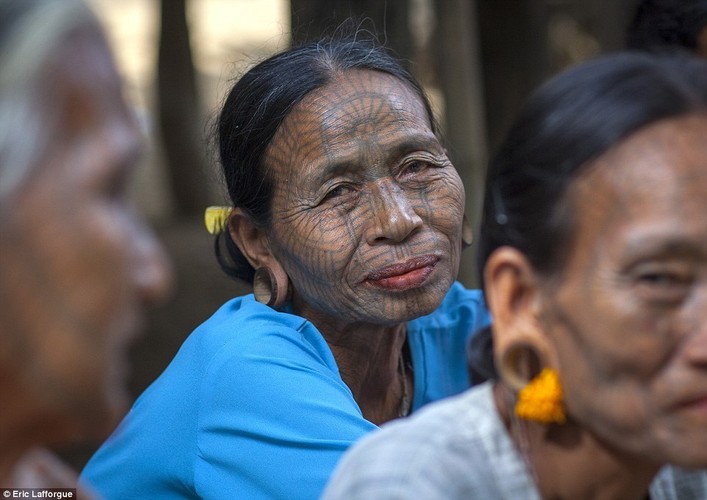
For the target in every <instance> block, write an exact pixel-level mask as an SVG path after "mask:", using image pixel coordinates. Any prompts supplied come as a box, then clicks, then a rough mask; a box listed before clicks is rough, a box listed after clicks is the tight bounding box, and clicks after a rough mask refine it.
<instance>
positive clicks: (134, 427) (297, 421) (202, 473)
mask: <svg viewBox="0 0 707 500" xmlns="http://www.w3.org/2000/svg"><path fill="white" fill-rule="evenodd" d="M488 322H489V316H488V313H487V311H486V308H485V305H484V301H483V298H482V296H481V293H480V292H479V291H476V290H467V289H465V288H464V287H463V286H462V285H461V284H459V283H455V284H454V285H453V286H452V288H451V290H450V291H449V292H448V294H447V296H446V297H445V299H444V301H443V302H442V304H441V305H440V307H439V308H438V309H437V310H436V311H434V312H433V313H431V314H429V315H427V316H423V317H421V318H418V319H416V320H414V321H411V322H409V323H408V327H407V338H408V343H409V346H410V352H411V355H412V364H413V369H414V374H415V386H414V387H415V390H414V395H413V411H414V410H415V409H418V408H420V407H421V406H423V405H425V404H427V403H429V402H431V401H436V400H438V399H440V398H443V397H446V396H451V395H454V394H458V393H460V392H462V391H463V390H464V389H466V388H467V387H469V378H468V372H467V367H466V355H465V353H466V350H465V347H466V342H467V340H468V338H469V337H470V336H471V335H473V334H474V333H475V332H476V331H477V330H478V329H479V328H481V327H483V326H486V325H487V324H488ZM373 429H376V425H374V424H373V423H371V422H369V421H367V420H366V419H365V418H364V417H363V415H362V413H361V410H360V409H359V407H358V405H357V404H356V401H354V398H353V395H352V394H351V391H350V390H349V388H348V386H347V385H346V384H345V383H344V382H343V380H342V379H341V376H340V375H339V370H338V368H337V365H336V362H335V360H334V357H333V355H332V353H331V350H330V349H329V347H328V345H327V343H326V341H325V340H324V338H323V337H322V335H321V334H320V333H319V331H318V330H317V329H316V328H315V327H314V325H312V324H311V323H310V322H309V321H307V320H305V319H304V318H302V317H299V316H296V315H293V314H288V313H284V312H277V311H274V310H273V309H271V308H269V307H267V306H264V305H262V304H260V303H258V302H256V301H255V300H254V298H253V296H252V295H247V296H244V297H239V298H236V299H233V300H230V301H228V302H226V304H224V305H223V306H222V307H221V308H220V309H219V310H218V311H217V312H216V313H215V314H214V315H213V316H212V317H211V318H210V319H208V320H207V321H206V322H204V323H203V324H202V325H200V326H199V327H198V328H197V329H196V330H194V332H193V333H192V334H191V335H190V336H189V337H188V338H187V339H186V341H185V342H184V344H183V345H182V347H181V348H180V350H179V352H178V353H177V355H176V356H175V358H174V359H173V360H172V362H171V363H170V365H169V366H168V367H167V368H166V369H165V371H164V372H163V373H162V374H161V375H160V376H159V377H158V378H157V380H155V382H154V383H153V384H152V385H151V386H150V387H148V389H147V390H146V391H145V392H144V393H143V394H142V395H141V396H140V397H139V398H138V400H137V401H136V402H135V405H134V406H133V408H132V410H131V411H130V412H129V413H128V415H127V416H126V417H125V419H124V420H123V422H122V423H121V424H120V426H119V427H118V428H117V429H116V430H115V432H114V433H113V435H112V436H111V437H110V438H109V439H108V440H107V441H106V442H105V443H104V444H103V446H102V447H101V448H100V449H99V450H98V452H97V453H96V454H95V455H94V456H93V457H92V458H91V460H90V461H89V463H88V464H87V466H86V468H85V469H84V471H83V473H82V480H84V481H86V482H87V483H88V484H90V485H92V486H93V487H94V489H96V490H97V491H98V492H99V493H100V494H101V495H103V496H104V497H105V498H106V499H108V500H110V499H125V498H150V499H166V498H184V497H201V498H214V499H215V498H239V499H251V498H253V499H256V498H263V499H274V498H287V499H293V498H303V499H314V498H318V497H319V496H320V494H321V492H322V490H323V489H324V486H325V484H326V482H327V480H328V478H329V476H330V474H331V472H332V471H333V469H334V466H335V465H336V463H337V462H338V460H339V458H340V457H341V456H342V455H343V453H344V452H345V451H346V449H347V448H349V446H351V444H352V443H354V442H355V441H357V440H358V439H359V438H361V437H362V436H363V435H364V434H366V433H367V432H369V431H371V430H373Z"/></svg>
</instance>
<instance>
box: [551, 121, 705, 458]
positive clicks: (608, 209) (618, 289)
mask: <svg viewBox="0 0 707 500" xmlns="http://www.w3.org/2000/svg"><path fill="white" fill-rule="evenodd" d="M705 137H707V117H705V116H704V115H702V116H697V117H695V116H692V117H687V118H680V119H675V120H670V121H663V122H659V123H657V124H654V125H652V126H650V127H647V128H645V129H642V130H641V131H639V132H638V133H636V134H634V135H633V136H631V137H630V138H629V139H628V140H626V141H624V142H623V143H621V144H620V145H619V146H618V147H616V148H614V149H613V150H611V151H609V152H608V153H606V154H605V155H604V156H602V157H600V158H599V159H598V160H597V161H596V163H595V165H593V166H592V168H591V169H590V170H589V171H588V172H587V173H586V174H585V175H584V176H583V177H582V178H581V179H579V180H578V181H576V184H575V185H574V186H573V191H572V192H570V193H569V196H570V199H573V200H574V207H575V210H576V213H578V214H579V215H578V216H577V217H578V220H577V225H576V236H577V239H576V240H575V242H574V246H573V250H572V253H571V257H570V258H569V261H568V265H567V267H566V269H565V271H564V275H563V277H562V278H561V281H560V284H559V288H557V287H555V288H554V289H552V290H548V293H547V296H546V297H545V298H546V300H547V302H548V303H549V304H550V312H549V314H548V315H547V318H546V319H547V321H549V322H551V326H550V327H549V328H548V331H550V332H551V335H552V340H553V342H554V344H555V346H556V348H557V355H558V357H559V364H560V366H559V369H560V376H561V379H562V382H563V384H564V385H565V397H566V403H567V406H568V410H569V413H570V414H571V415H572V417H573V418H575V419H576V420H578V421H580V422H581V423H582V424H583V425H585V426H586V427H587V428H589V429H591V430H592V431H593V432H594V433H595V434H596V435H597V436H598V437H599V438H600V439H602V440H604V442H606V443H607V444H608V445H609V446H615V447H618V448H620V449H622V450H623V451H627V452H629V453H632V454H634V453H635V454H638V455H640V456H641V457H643V458H647V459H649V460H653V461H655V462H656V463H665V462H672V463H675V464H678V465H686V466H696V467H697V466H699V467H705V466H707V142H705Z"/></svg>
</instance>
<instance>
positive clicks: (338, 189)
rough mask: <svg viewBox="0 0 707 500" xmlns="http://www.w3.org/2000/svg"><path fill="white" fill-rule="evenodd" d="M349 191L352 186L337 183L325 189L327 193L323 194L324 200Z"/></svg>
mask: <svg viewBox="0 0 707 500" xmlns="http://www.w3.org/2000/svg"><path fill="white" fill-rule="evenodd" d="M351 191H352V188H351V186H349V185H348V184H338V185H336V186H334V187H332V188H331V189H330V190H329V191H327V193H326V194H325V195H324V200H331V199H333V198H338V197H339V196H343V195H345V194H348V193H350V192H351ZM324 200H323V201H324Z"/></svg>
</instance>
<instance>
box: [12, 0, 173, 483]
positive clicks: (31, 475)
mask: <svg viewBox="0 0 707 500" xmlns="http://www.w3.org/2000/svg"><path fill="white" fill-rule="evenodd" d="M141 142H142V138H141V134H140V132H139V129H138V127H137V124H136V122H135V119H134V116H133V114H132V112H131V110H130V109H129V107H128V106H127V104H126V102H125V100H124V98H123V96H122V93H121V80H120V78H119V76H118V73H117V70H116V68H115V65H114V62H113V59H112V56H111V53H110V50H109V47H108V45H107V42H106V39H105V37H104V34H103V32H102V30H101V27H100V25H99V23H98V22H97V20H96V18H95V17H94V16H93V14H92V13H91V11H90V10H89V9H88V8H87V6H86V5H85V4H84V3H83V2H82V1H80V0H0V488H17V487H45V488H50V487H75V477H74V475H73V474H72V471H70V470H69V469H68V467H65V466H64V465H63V464H61V463H60V462H59V461H58V459H56V458H55V457H53V456H52V455H50V454H49V453H48V452H45V451H42V450H41V448H43V447H52V446H55V445H56V446H59V445H64V444H68V443H71V442H73V441H75V440H80V439H100V438H102V437H104V436H105V435H106V434H107V433H108V432H109V431H110V430H111V429H112V427H113V426H114V425H115V423H116V421H117V420H118V419H119V418H120V417H121V416H122V414H123V413H124V412H125V411H126V408H127V404H128V403H129V401H128V397H127V391H126V388H125V386H124V378H125V375H126V351H127V348H128V346H129V343H130V341H131V339H132V338H133V336H134V335H135V334H136V332H138V331H139V327H140V324H141V322H142V316H143V309H144V307H145V306H146V305H147V304H148V303H150V302H153V301H156V300H158V299H160V298H162V297H163V296H164V295H165V293H166V292H167V290H168V289H169V282H170V272H169V268H168V264H167V261H166V258H165V254H164V252H163V250H162V248H161V247H160V246H159V244H158V243H157V240H156V238H155V237H154V235H153V234H152V233H151V231H150V230H149V229H148V227H147V225H146V224H145V222H144V221H143V220H141V218H140V217H139V216H138V214H137V212H136V210H135V209H134V208H133V206H132V204H131V202H130V200H129V198H128V196H127V189H126V188H127V187H128V185H129V179H130V176H131V174H132V172H133V170H134V168H135V166H136V160H137V159H138V157H139V152H140V148H141ZM72 483H73V486H72Z"/></svg>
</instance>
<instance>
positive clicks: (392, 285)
mask: <svg viewBox="0 0 707 500" xmlns="http://www.w3.org/2000/svg"><path fill="white" fill-rule="evenodd" d="M437 262H439V257H437V256H434V255H425V256H423V257H415V258H413V259H409V260H406V261H405V262H401V263H399V264H393V265H390V266H386V267H383V268H381V269H378V270H376V271H374V272H372V273H370V274H369V275H368V276H367V277H366V282H367V283H370V284H371V285H374V286H376V287H379V288H385V289H387V290H407V289H409V288H415V287H418V286H420V285H422V283H424V282H425V280H426V279H427V277H428V276H429V275H430V274H432V271H433V270H434V267H435V265H436V264H437Z"/></svg>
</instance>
